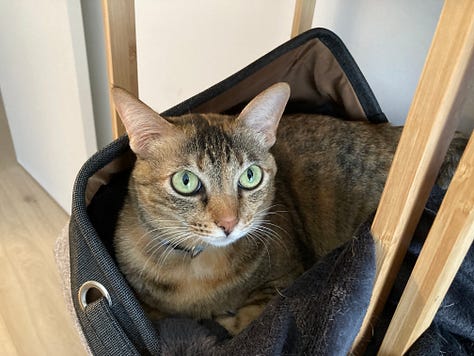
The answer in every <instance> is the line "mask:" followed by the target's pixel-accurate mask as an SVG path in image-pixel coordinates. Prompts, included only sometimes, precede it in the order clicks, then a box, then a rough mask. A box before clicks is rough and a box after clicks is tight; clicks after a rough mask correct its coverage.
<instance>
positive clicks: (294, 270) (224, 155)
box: [114, 83, 465, 334]
mask: <svg viewBox="0 0 474 356" xmlns="http://www.w3.org/2000/svg"><path fill="white" fill-rule="evenodd" d="M288 95H289V89H288V87H287V86H286V85H285V84H281V83H280V84H277V85H275V86H273V87H271V88H270V89H267V90H266V91H265V92H264V93H263V94H261V95H260V96H259V97H257V98H256V99H254V101H253V102H252V103H250V104H249V106H248V107H247V108H246V109H244V111H243V112H242V114H241V115H240V116H239V117H238V118H237V119H236V118H235V117H231V116H223V115H216V114H206V115H199V114H189V115H185V116H183V117H176V118H167V120H165V119H163V118H161V117H159V116H158V114H156V113H154V112H153V111H152V110H151V109H150V108H148V107H146V106H145V105H144V104H142V103H140V102H139V101H138V100H136V99H135V98H133V97H131V96H130V95H129V94H128V93H126V92H124V91H123V90H120V89H114V96H115V101H116V105H117V108H118V111H119V113H120V114H121V117H122V119H123V121H124V124H125V127H126V128H127V131H128V134H129V136H130V140H131V141H130V144H131V147H132V149H133V151H134V152H135V153H136V154H137V157H138V159H137V162H136V164H135V167H134V169H133V172H132V175H131V178H130V182H129V191H128V195H127V197H126V200H125V205H124V207H123V209H122V211H121V213H120V217H119V221H118V225H117V229H116V236H115V248H116V253H117V260H118V263H119V266H120V268H121V270H122V272H123V273H124V274H125V276H126V278H127V279H128V281H129V282H130V284H131V285H132V287H133V288H134V290H135V292H136V293H137V296H138V298H139V299H140V301H141V302H142V304H143V306H144V308H145V309H146V310H147V311H148V312H149V314H150V315H151V316H152V317H153V318H159V317H162V316H166V315H185V316H190V317H192V318H215V319H216V320H217V321H219V322H220V323H221V324H222V325H223V326H224V327H226V328H227V329H228V330H229V331H230V332H231V333H233V334H235V333H238V332H239V331H240V330H242V329H243V328H244V327H245V326H246V325H247V324H248V323H250V322H251V321H252V320H253V319H255V318H256V317H257V316H258V315H259V314H260V312H261V311H262V309H263V307H264V305H265V304H266V302H267V301H268V300H269V299H270V298H271V297H272V296H274V295H275V294H276V293H282V291H283V289H284V288H285V287H286V286H287V285H288V284H289V283H290V282H291V281H292V280H294V279H295V278H296V277H297V276H298V275H299V274H301V273H302V271H303V270H304V267H305V266H306V265H308V264H311V263H313V262H314V260H315V259H316V258H317V257H318V256H321V255H323V254H325V253H326V252H328V251H329V250H331V249H333V248H334V247H336V246H339V245H340V244H342V243H344V242H345V241H347V240H348V239H350V238H351V236H352V233H353V232H354V230H355V229H356V228H357V226H358V225H359V224H360V223H362V222H363V221H364V220H365V219H366V218H367V217H368V215H369V214H370V213H371V212H373V211H374V210H375V209H376V207H377V203H378V201H379V198H380V194H381V192H382V189H383V186H384V182H385V179H386V176H387V172H388V169H389V166H390V163H391V160H392V156H393V154H394V151H395V148H396V145H397V142H398V140H399V136H400V133H401V129H400V128H396V127H392V126H390V125H389V124H378V125H374V124H368V123H364V122H349V121H342V120H338V119H334V118H331V117H326V116H321V115H291V116H283V118H282V119H281V121H280V116H281V113H282V112H283V108H284V107H285V104H286V101H287V99H288ZM275 108H276V109H275ZM253 116H256V117H253ZM260 116H261V117H260ZM268 117H271V118H270V119H268ZM265 120H267V121H268V123H266V124H265ZM279 121H280V122H279ZM156 123H158V124H156ZM170 123H172V124H170ZM155 124H156V125H155ZM277 127H278V130H277ZM275 131H277V133H276V142H275ZM274 142H275V144H273V143H274ZM456 143H457V146H456V147H455V146H454V145H452V147H451V148H450V151H449V153H448V159H447V160H446V164H445V165H444V166H443V169H442V172H441V176H440V179H439V182H441V183H443V184H446V182H447V181H448V180H449V177H450V176H451V175H452V171H453V169H454V166H455V164H456V162H457V161H458V159H459V152H460V151H461V150H462V146H463V145H464V144H465V141H464V140H462V139H457V141H456ZM251 164H258V165H259V166H260V167H261V168H262V169H263V171H264V179H263V181H262V182H261V183H260V185H259V186H258V187H257V188H255V189H253V190H244V189H240V188H238V187H237V179H238V177H239V175H240V174H241V173H242V171H243V170H245V169H246V168H247V167H248V166H250V165H251ZM277 167H278V172H277ZM183 168H186V169H187V170H189V171H192V172H194V173H196V174H197V175H198V176H199V177H200V179H201V180H202V184H203V189H202V191H200V192H199V193H197V194H196V195H193V196H181V195H180V194H178V193H177V192H175V191H174V190H173V188H172V187H171V186H170V179H171V178H170V177H171V176H172V174H173V173H175V172H177V171H179V170H180V169H183ZM275 192H276V193H275ZM231 218H235V219H236V220H238V225H237V226H236V227H235V229H238V228H241V227H246V226H249V224H252V222H254V223H256V225H259V226H260V227H259V228H256V229H255V230H254V231H253V232H250V233H248V234H247V235H246V236H244V237H241V238H239V239H237V240H236V241H234V242H233V243H231V244H228V245H226V246H214V245H212V243H209V241H208V242H203V240H202V238H203V236H208V235H212V234H215V233H216V231H219V230H220V229H221V228H220V227H219V226H222V225H223V224H222V221H228V220H229V219H231ZM239 226H240V227H239ZM229 236H231V235H229ZM173 243H175V244H177V245H179V248H173V247H172V246H171V244H173ZM197 246H199V247H200V248H203V250H202V252H201V253H199V254H198V255H197V256H195V257H193V253H192V251H193V248H196V247H197ZM308 251H310V253H308Z"/></svg>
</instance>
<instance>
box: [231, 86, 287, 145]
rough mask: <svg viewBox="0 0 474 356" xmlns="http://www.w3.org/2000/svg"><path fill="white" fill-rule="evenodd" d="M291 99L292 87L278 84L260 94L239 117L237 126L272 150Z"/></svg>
mask: <svg viewBox="0 0 474 356" xmlns="http://www.w3.org/2000/svg"><path fill="white" fill-rule="evenodd" d="M289 97H290V86H289V85H288V84H287V83H283V82H282V83H277V84H274V85H272V86H271V87H270V88H268V89H266V90H264V91H263V92H261V93H260V94H258V95H257V96H256V97H255V98H254V99H253V100H252V101H251V102H250V103H248V104H247V106H246V107H245V108H244V109H243V110H242V112H241V113H240V115H239V116H238V117H237V119H236V120H237V124H238V125H239V126H243V127H245V128H246V129H248V130H249V132H250V133H252V134H255V135H257V137H258V139H259V140H260V141H261V142H262V144H263V145H264V146H265V147H267V148H270V147H271V146H273V144H274V143H275V140H276V132H277V128H278V123H279V122H280V118H281V116H282V115H283V111H284V110H285V106H286V103H287V102H288V99H289Z"/></svg>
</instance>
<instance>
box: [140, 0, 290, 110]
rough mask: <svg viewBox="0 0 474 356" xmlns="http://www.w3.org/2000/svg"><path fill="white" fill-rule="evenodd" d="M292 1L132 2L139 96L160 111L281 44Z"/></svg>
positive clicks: (153, 0)
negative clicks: (133, 4)
mask: <svg viewBox="0 0 474 356" xmlns="http://www.w3.org/2000/svg"><path fill="white" fill-rule="evenodd" d="M294 6H295V1H294V0H292V1H289V0H258V1H255V0H241V1H222V0H201V1H172V0H136V1H135V16H136V32H137V57H138V78H139V80H138V83H139V95H140V98H141V99H142V100H144V101H145V102H147V103H148V104H149V105H150V106H152V107H153V108H154V109H155V110H157V111H164V110H166V109H168V108H169V107H171V106H173V105H175V104H178V103H179V102H181V101H183V100H184V99H188V98H189V97H190V96H192V95H194V94H197V93H199V92H201V91H202V90H204V89H207V88H208V87H209V86H211V85H213V84H215V83H217V82H220V81H221V80H223V79H225V78H226V77H227V76H229V75H231V74H233V73H234V72H236V71H238V70H240V69H242V68H243V67H244V66H246V65H247V64H250V63H251V62H252V61H254V60H255V59H257V58H259V57H261V56H262V55H264V54H266V53H267V52H269V51H270V50H272V49H273V48H275V47H276V46H278V45H280V44H281V43H283V42H285V41H287V40H288V39H289V38H290V34H291V24H292V21H293V11H294Z"/></svg>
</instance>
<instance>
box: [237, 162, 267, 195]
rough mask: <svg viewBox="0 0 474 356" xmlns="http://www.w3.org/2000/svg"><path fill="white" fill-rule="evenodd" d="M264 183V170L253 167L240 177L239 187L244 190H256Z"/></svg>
mask: <svg viewBox="0 0 474 356" xmlns="http://www.w3.org/2000/svg"><path fill="white" fill-rule="evenodd" d="M261 181H262V169H261V168H260V167H259V166H256V165H252V166H250V167H249V168H247V169H246V170H245V172H244V173H242V174H241V175H240V178H239V186H240V187H242V188H244V189H254V188H256V187H257V185H259V184H260V182H261Z"/></svg>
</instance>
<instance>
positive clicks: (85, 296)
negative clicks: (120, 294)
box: [77, 281, 112, 310]
mask: <svg viewBox="0 0 474 356" xmlns="http://www.w3.org/2000/svg"><path fill="white" fill-rule="evenodd" d="M77 296H78V299H79V305H80V306H81V308H82V310H84V309H85V308H86V306H87V305H88V304H90V303H92V302H95V301H96V300H98V299H100V298H101V297H105V299H107V302H108V303H109V306H110V307H111V306H112V298H110V294H109V292H108V291H107V289H106V288H105V287H104V286H103V285H102V284H100V283H99V282H96V281H87V282H85V283H84V284H83V285H82V286H81V288H79V292H78V293H77Z"/></svg>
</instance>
